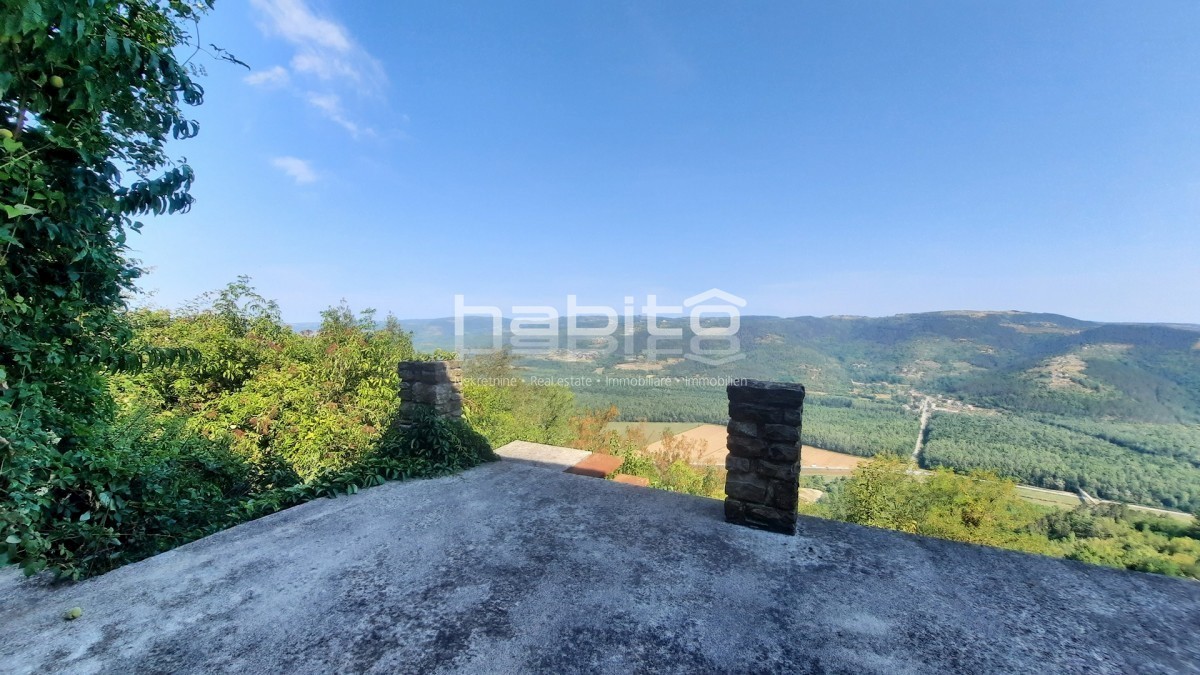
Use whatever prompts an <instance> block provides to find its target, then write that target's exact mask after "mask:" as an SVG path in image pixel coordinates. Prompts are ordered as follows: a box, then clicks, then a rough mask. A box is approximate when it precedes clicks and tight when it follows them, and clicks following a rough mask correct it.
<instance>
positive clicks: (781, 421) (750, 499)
mask: <svg viewBox="0 0 1200 675" xmlns="http://www.w3.org/2000/svg"><path fill="white" fill-rule="evenodd" d="M726 392H727V394H728V396H729V436H728V441H727V445H728V447H729V456H728V457H727V458H726V459H725V468H726V469H727V470H728V472H729V475H728V477H727V478H726V480H725V494H726V498H725V520H727V521H729V522H731V523H738V524H740V525H748V526H750V527H758V528H762V529H765V530H771V531H773V532H783V533H785V534H795V533H796V500H797V495H798V493H799V487H800V427H801V418H802V416H803V413H804V387H803V386H802V385H799V384H787V383H780V382H758V381H756V380H743V381H742V383H740V384H731V385H729V387H728V388H727V389H726Z"/></svg>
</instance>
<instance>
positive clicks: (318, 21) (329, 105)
mask: <svg viewBox="0 0 1200 675" xmlns="http://www.w3.org/2000/svg"><path fill="white" fill-rule="evenodd" d="M250 3H251V5H253V6H254V8H255V9H256V10H257V11H258V14H259V18H260V22H259V24H260V27H261V28H262V30H263V32H264V33H266V34H267V35H269V36H274V37H279V38H282V39H283V40H284V41H286V42H287V43H288V44H289V45H291V47H292V48H293V54H292V57H291V60H290V61H289V63H288V68H284V67H283V66H276V67H274V68H272V69H271V70H268V71H264V72H263V73H256V74H255V75H258V76H259V77H255V76H254V75H252V76H248V77H247V78H246V82H248V83H250V84H254V85H280V84H286V83H288V82H289V81H291V82H294V83H295V85H296V86H295V87H294V88H293V89H292V91H293V92H294V93H296V94H297V95H299V96H300V97H301V98H303V99H304V101H305V102H306V103H308V105H310V106H312V108H313V109H314V110H315V111H317V112H318V113H319V114H321V115H322V116H324V117H325V118H326V119H328V120H329V121H331V122H333V123H334V124H337V125H338V126H340V127H342V128H343V129H345V130H346V131H347V132H349V133H350V135H351V136H353V137H354V138H362V137H364V136H368V137H371V136H376V135H377V134H376V133H375V132H374V130H372V129H371V128H370V127H368V126H366V125H365V124H363V123H362V122H360V121H356V119H355V118H356V117H357V116H356V115H355V114H353V113H352V112H350V110H348V107H347V106H346V104H345V97H344V94H352V95H355V96H358V97H367V98H371V99H374V100H375V101H376V102H378V99H379V98H381V96H382V95H381V93H380V92H381V91H383V90H384V87H383V86H382V85H383V84H384V83H386V81H387V75H386V74H385V72H384V70H383V66H382V65H381V64H380V63H379V61H378V59H376V58H375V57H373V56H371V54H370V53H368V52H367V50H366V49H364V48H363V47H362V45H360V44H359V43H358V42H357V41H356V40H355V39H354V36H353V35H351V34H350V31H349V29H347V28H346V27H345V26H344V25H342V24H341V23H339V22H337V21H336V20H334V19H333V18H330V17H329V16H322V15H319V14H318V13H317V12H316V11H314V10H313V9H312V8H311V7H309V5H308V4H307V2H306V0H250ZM252 77H253V78H254V79H253V81H252V79H251V78H252Z"/></svg>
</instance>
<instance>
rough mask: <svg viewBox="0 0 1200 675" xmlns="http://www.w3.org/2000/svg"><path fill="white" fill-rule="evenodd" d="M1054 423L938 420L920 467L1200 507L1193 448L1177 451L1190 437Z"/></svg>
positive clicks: (968, 417)
mask: <svg viewBox="0 0 1200 675" xmlns="http://www.w3.org/2000/svg"><path fill="white" fill-rule="evenodd" d="M1054 422H1055V423H1052V424H1051V423H1047V422H1044V421H1039V420H1035V419H1030V418H1026V417H1022V416H1018V415H1010V414H990V415H983V414H950V413H940V412H939V413H935V414H934V415H933V417H932V418H931V420H930V425H929V435H928V442H927V443H926V445H925V449H924V457H925V463H926V465H927V466H930V467H938V466H941V467H955V468H957V469H987V470H992V471H995V472H996V473H999V474H1001V475H1005V476H1012V477H1014V478H1016V479H1018V480H1020V481H1021V482H1022V483H1027V484H1029V485H1035V486H1038V487H1045V488H1051V489H1056V490H1072V491H1074V490H1078V489H1081V488H1082V489H1083V490H1086V491H1087V492H1088V493H1089V494H1091V495H1092V496H1095V497H1101V498H1104V499H1111V500H1115V501H1123V502H1132V503H1141V504H1155V505H1162V506H1166V507H1168V508H1177V509H1183V510H1187V511H1191V510H1194V509H1196V508H1197V507H1200V466H1197V465H1196V464H1194V463H1192V462H1191V461H1190V459H1187V458H1188V457H1190V456H1191V455H1190V454H1189V453H1191V452H1192V451H1191V450H1189V449H1188V448H1189V447H1190V446H1182V447H1181V446H1175V445H1174V443H1175V442H1176V441H1177V440H1179V439H1183V438H1184V437H1185V434H1187V432H1186V428H1185V427H1175V428H1173V431H1171V432H1165V433H1164V432H1161V431H1158V430H1155V429H1147V428H1146V427H1147V426H1149V425H1144V426H1143V425H1138V426H1134V427H1131V426H1130V425H1128V424H1124V425H1116V426H1113V425H1111V424H1109V423H1101V422H1077V421H1074V422H1067V423H1064V422H1062V421H1061V420H1059V419H1058V418H1054ZM1076 429H1080V430H1090V431H1092V432H1093V433H1096V434H1097V435H1089V434H1088V433H1084V432H1083V431H1077V430H1076ZM1131 430H1138V431H1145V432H1148V433H1149V435H1144V436H1143V435H1139V437H1138V438H1137V439H1132V438H1129V437H1128V434H1129V432H1130V431H1131ZM1105 434H1108V435H1109V436H1112V437H1114V439H1121V442H1120V443H1113V442H1110V441H1108V440H1105V439H1104V438H1102V437H1101V436H1102V435H1105ZM1159 434H1161V435H1159ZM1155 439H1159V440H1155ZM1130 446H1135V447H1130ZM1131 450H1132V451H1131ZM1181 459H1186V460H1187V461H1181Z"/></svg>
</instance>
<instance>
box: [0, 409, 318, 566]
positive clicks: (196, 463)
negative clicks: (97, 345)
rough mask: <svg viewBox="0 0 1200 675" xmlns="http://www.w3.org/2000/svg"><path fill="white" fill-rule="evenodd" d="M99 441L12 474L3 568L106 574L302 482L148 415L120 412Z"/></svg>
mask: <svg viewBox="0 0 1200 675" xmlns="http://www.w3.org/2000/svg"><path fill="white" fill-rule="evenodd" d="M96 444H97V446H98V447H101V448H103V451H102V452H101V451H89V450H67V451H64V452H59V453H54V454H52V455H49V456H48V457H45V456H43V457H40V458H39V460H40V461H38V462H31V463H30V464H29V465H28V466H27V467H25V470H24V471H22V472H20V473H19V474H18V473H15V472H14V473H9V474H8V478H9V495H8V500H7V501H6V502H5V504H4V508H3V509H2V510H0V524H3V525H4V528H5V532H6V533H7V534H6V536H7V540H6V541H7V549H0V564H2V563H3V562H8V561H12V562H19V563H21V564H22V566H23V567H24V568H25V570H26V572H28V573H34V572H37V571H40V570H42V569H44V568H46V567H50V568H53V569H55V570H56V571H57V572H58V573H59V574H62V575H65V576H71V577H78V576H81V575H84V574H93V573H98V572H103V571H106V570H108V569H111V568H113V567H117V566H119V565H122V564H125V563H127V562H132V561H134V560H139V559H141V558H144V557H146V556H149V555H153V554H155V553H158V552H160V551H165V550H167V549H169V548H172V547H174V546H177V545H179V544H181V543H184V542H187V541H191V540H193V539H196V538H198V537H202V536H204V535H206V534H209V533H211V532H214V531H216V530H218V529H221V528H222V527H224V526H225V525H226V524H227V522H226V518H225V514H226V512H227V511H228V510H229V509H230V508H231V507H232V505H233V504H235V503H237V502H238V501H239V500H241V499H243V498H245V497H246V496H247V495H250V494H253V493H254V492H256V491H258V490H263V489H270V488H273V487H275V486H277V485H287V484H289V483H291V482H295V480H296V479H295V476H294V475H293V474H290V473H289V472H287V471H284V470H279V469H278V468H276V470H274V471H271V470H263V467H254V466H251V465H249V464H247V463H245V462H243V461H242V460H241V458H239V457H238V456H237V455H236V454H235V453H234V452H233V451H231V450H230V449H229V447H228V446H227V445H225V444H223V443H220V442H214V441H211V440H209V439H206V438H204V437H203V436H201V435H199V434H197V433H195V432H193V431H190V430H188V429H187V427H186V425H185V424H184V423H183V421H182V420H174V421H167V422H166V423H163V422H162V421H161V420H159V419H157V418H156V417H155V415H154V414H153V413H152V412H150V411H146V410H137V409H134V410H131V411H129V412H126V413H124V414H122V415H120V416H119V417H118V418H117V419H116V420H115V421H114V422H113V424H112V425H111V426H109V427H107V428H106V429H105V430H104V431H103V432H102V433H101V434H99V435H98V437H97V438H96Z"/></svg>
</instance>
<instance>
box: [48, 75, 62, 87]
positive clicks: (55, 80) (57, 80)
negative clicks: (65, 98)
mask: <svg viewBox="0 0 1200 675" xmlns="http://www.w3.org/2000/svg"><path fill="white" fill-rule="evenodd" d="M50 86H51V87H54V88H55V89H62V88H63V79H62V78H61V77H59V76H58V75H51V76H50Z"/></svg>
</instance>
